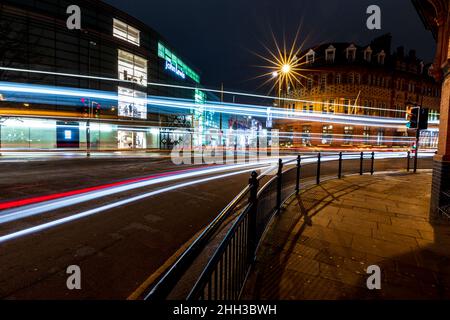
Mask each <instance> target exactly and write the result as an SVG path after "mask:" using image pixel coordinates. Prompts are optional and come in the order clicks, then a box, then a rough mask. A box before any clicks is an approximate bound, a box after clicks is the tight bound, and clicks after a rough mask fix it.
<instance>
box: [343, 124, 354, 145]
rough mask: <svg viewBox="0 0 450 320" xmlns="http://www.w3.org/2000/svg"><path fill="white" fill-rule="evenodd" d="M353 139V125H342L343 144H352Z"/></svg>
mask: <svg viewBox="0 0 450 320" xmlns="http://www.w3.org/2000/svg"><path fill="white" fill-rule="evenodd" d="M352 140H353V127H352V126H345V127H344V144H352Z"/></svg>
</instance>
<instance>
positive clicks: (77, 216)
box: [0, 166, 268, 243]
mask: <svg viewBox="0 0 450 320" xmlns="http://www.w3.org/2000/svg"><path fill="white" fill-rule="evenodd" d="M267 167H268V166H264V167H260V168H257V169H255V168H252V169H246V170H242V171H237V172H231V173H227V174H223V175H219V176H214V177H209V178H204V179H199V180H195V181H189V182H184V183H180V184H176V185H173V186H170V187H166V188H162V189H159V190H155V191H151V192H148V193H144V194H141V195H139V196H135V197H132V198H129V199H125V200H121V201H117V202H113V203H110V204H107V205H104V206H101V207H98V208H94V209H91V210H87V211H84V212H80V213H77V214H73V215H70V216H68V217H64V218H61V219H57V220H53V221H50V222H47V223H43V224H39V225H36V226H34V227H31V228H26V229H22V230H20V231H16V232H13V233H10V234H7V235H3V236H0V243H4V242H7V241H9V240H13V239H17V238H20V237H23V236H27V235H30V234H33V233H36V232H41V231H44V230H47V229H50V228H53V227H56V226H59V225H62V224H65V223H68V222H73V221H76V220H79V219H82V218H85V217H88V216H92V215H94V214H97V213H100V212H103V211H107V210H111V209H114V208H117V207H119V206H123V205H127V204H129V203H132V202H135V201H139V200H143V199H145V198H149V197H152V196H155V195H158V194H161V193H164V192H168V191H173V190H176V189H180V188H185V187H188V186H192V185H194V184H198V183H204V182H208V181H212V180H216V179H224V178H227V177H231V176H235V175H239V174H243V173H247V172H250V171H253V170H258V169H264V168H267Z"/></svg>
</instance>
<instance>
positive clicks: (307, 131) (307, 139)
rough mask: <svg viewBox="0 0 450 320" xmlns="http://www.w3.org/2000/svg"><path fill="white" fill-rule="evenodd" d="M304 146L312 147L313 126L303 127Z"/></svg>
mask: <svg viewBox="0 0 450 320" xmlns="http://www.w3.org/2000/svg"><path fill="white" fill-rule="evenodd" d="M302 144H303V145H304V146H310V145H311V126H303V130H302Z"/></svg>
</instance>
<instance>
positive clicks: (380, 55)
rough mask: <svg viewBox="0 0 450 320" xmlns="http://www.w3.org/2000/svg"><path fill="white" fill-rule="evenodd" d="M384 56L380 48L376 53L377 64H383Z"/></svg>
mask: <svg viewBox="0 0 450 320" xmlns="http://www.w3.org/2000/svg"><path fill="white" fill-rule="evenodd" d="M385 58H386V53H384V50H381V52H380V53H379V54H378V64H381V65H384V60H385Z"/></svg>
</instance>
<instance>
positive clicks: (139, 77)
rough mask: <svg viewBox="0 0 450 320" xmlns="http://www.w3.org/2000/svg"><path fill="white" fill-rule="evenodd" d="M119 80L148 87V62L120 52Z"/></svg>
mask: <svg viewBox="0 0 450 320" xmlns="http://www.w3.org/2000/svg"><path fill="white" fill-rule="evenodd" d="M119 79H120V80H126V81H133V82H136V83H137V84H140V85H141V86H147V60H145V59H144V58H141V57H138V56H136V55H134V54H131V53H129V52H126V51H123V50H119Z"/></svg>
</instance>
